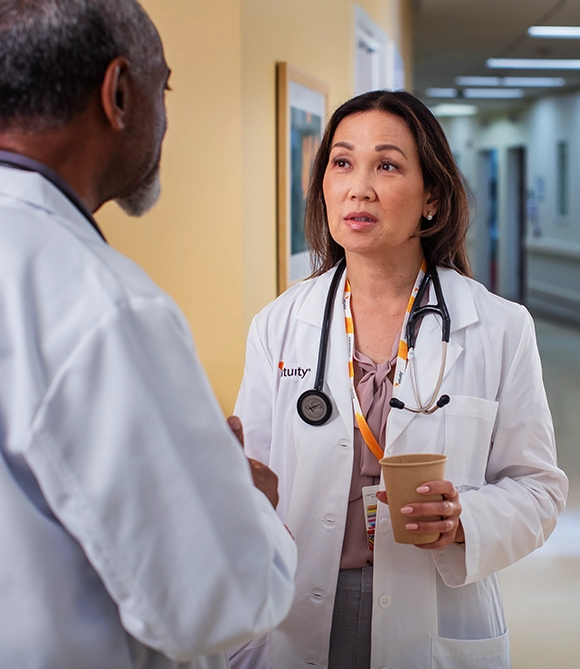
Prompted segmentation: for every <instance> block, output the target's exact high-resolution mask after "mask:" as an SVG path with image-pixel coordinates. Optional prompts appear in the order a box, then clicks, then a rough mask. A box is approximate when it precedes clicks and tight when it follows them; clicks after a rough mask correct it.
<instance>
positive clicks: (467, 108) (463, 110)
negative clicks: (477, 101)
mask: <svg viewBox="0 0 580 669" xmlns="http://www.w3.org/2000/svg"><path fill="white" fill-rule="evenodd" d="M431 111H432V112H433V113H434V114H435V116H474V115H475V114H477V112H478V111H479V109H478V108H477V107H476V106H475V105H458V104H453V103H449V102H448V103H443V102H442V103H441V104H439V105H435V106H434V107H431Z"/></svg>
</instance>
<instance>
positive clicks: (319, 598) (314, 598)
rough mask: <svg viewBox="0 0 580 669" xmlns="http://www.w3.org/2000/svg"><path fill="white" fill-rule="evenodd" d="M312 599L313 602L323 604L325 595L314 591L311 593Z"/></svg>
mask: <svg viewBox="0 0 580 669" xmlns="http://www.w3.org/2000/svg"><path fill="white" fill-rule="evenodd" d="M310 598H311V599H312V601H313V602H316V603H318V602H321V601H322V600H323V599H324V593H322V592H318V591H314V592H311V593H310Z"/></svg>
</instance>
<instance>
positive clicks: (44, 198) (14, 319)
mask: <svg viewBox="0 0 580 669" xmlns="http://www.w3.org/2000/svg"><path fill="white" fill-rule="evenodd" d="M0 446H1V448H0V593H1V597H0V666H1V667H6V668H8V667H14V668H15V669H16V668H18V669H56V668H58V669H81V668H82V669H105V668H106V669H130V668H131V669H133V668H136V667H139V668H143V669H168V668H170V667H171V668H174V667H196V668H199V669H217V668H218V667H225V666H227V664H226V660H225V656H224V654H223V651H224V650H225V649H226V648H227V647H228V646H231V645H232V644H236V643H239V642H245V641H248V640H249V639H250V638H252V637H254V636H256V635H257V634H262V633H264V632H265V631H266V630H267V629H268V628H271V627H272V626H274V625H276V624H277V623H278V622H280V620H282V618H283V617H284V615H285V614H286V612H287V610H288V608H289V606H290V602H291V599H292V593H293V583H292V580H293V572H294V569H295V547H294V545H293V541H292V539H291V538H290V535H289V534H288V532H287V531H286V529H285V528H284V527H283V525H282V523H281V522H280V520H279V519H278V517H277V516H276V514H275V512H274V511H273V509H272V507H271V505H270V503H269V502H268V501H267V499H266V497H265V496H264V495H263V494H262V493H261V492H260V491H258V490H257V489H256V488H254V487H253V485H252V483H251V477H250V473H249V468H248V465H247V462H246V460H245V457H244V455H243V452H242V450H241V448H240V446H239V444H238V443H237V442H236V440H235V439H234V437H233V436H232V434H231V432H230V431H229V428H228V427H227V426H226V423H225V420H224V417H223V415H222V413H221V411H220V409H219V406H218V404H217V402H216V400H215V398H214V396H213V394H212V391H211V388H210V385H209V383H208V381H207V379H206V377H205V375H204V372H203V370H202V368H201V366H200V364H199V362H198V360H197V357H196V354H195V351H194V347H193V343H192V340H191V337H190V333H189V330H188V327H187V324H186V322H185V319H184V318H183V316H182V315H181V313H180V311H179V310H178V308H177V307H176V305H175V304H174V303H173V302H172V300H171V299H170V298H169V297H168V296H167V295H166V294H164V293H163V292H162V291H161V290H160V289H159V288H158V287H157V286H155V284H154V283H153V282H152V281H151V280H150V279H149V278H148V277H147V276H146V274H145V273H144V272H143V271H142V270H141V269H139V268H138V267H137V266H136V265H135V264H134V263H132V262H131V261H129V260H128V259H127V258H125V257H123V256H122V255H121V254H119V253H117V252H116V251H115V250H114V249H112V248H111V247H110V246H108V245H107V244H105V243H104V242H103V240H102V239H101V238H100V237H99V236H98V235H97V233H96V231H95V230H94V229H93V228H92V227H91V226H90V224H89V222H88V221H87V220H86V219H85V218H84V217H83V216H82V215H81V213H80V212H79V211H78V210H77V209H76V208H75V207H74V206H73V205H72V204H71V202H70V201H69V200H68V199H67V198H66V197H65V196H64V195H63V194H62V193H61V192H60V191H59V190H58V189H57V188H55V187H54V186H53V185H52V184H51V183H49V182H48V181H46V180H45V179H44V178H43V177H41V176H39V175H38V174H36V173H29V172H24V171H20V170H16V169H10V168H6V167H1V168H0ZM203 656H205V657H203Z"/></svg>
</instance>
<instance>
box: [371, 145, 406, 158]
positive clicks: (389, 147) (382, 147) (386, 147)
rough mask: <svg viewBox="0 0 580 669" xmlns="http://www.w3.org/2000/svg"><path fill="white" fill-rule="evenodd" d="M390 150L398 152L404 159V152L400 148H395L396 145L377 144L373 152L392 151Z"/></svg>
mask: <svg viewBox="0 0 580 669" xmlns="http://www.w3.org/2000/svg"><path fill="white" fill-rule="evenodd" d="M392 150H394V151H398V152H399V153H400V154H402V155H403V156H404V157H405V158H406V157H407V156H405V152H404V151H403V149H401V147H400V146H397V145H396V144H377V146H375V151H392Z"/></svg>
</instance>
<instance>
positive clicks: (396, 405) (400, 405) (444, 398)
mask: <svg viewBox="0 0 580 669" xmlns="http://www.w3.org/2000/svg"><path fill="white" fill-rule="evenodd" d="M449 402H451V398H450V397H449V395H441V397H440V398H439V399H438V400H437V402H435V406H433V407H431V408H430V409H427V410H425V409H413V408H412V407H408V406H405V403H404V402H401V400H400V399H399V398H398V397H392V398H391V399H390V401H389V405H390V406H391V408H393V409H407V411H412V412H413V413H433V412H434V411H437V409H441V408H443V407H444V406H446V405H447V404H449Z"/></svg>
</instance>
